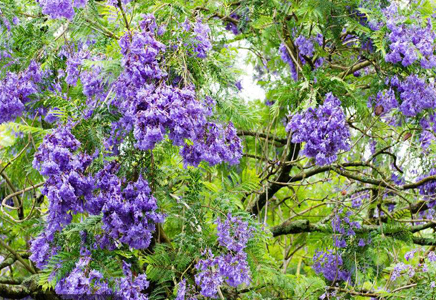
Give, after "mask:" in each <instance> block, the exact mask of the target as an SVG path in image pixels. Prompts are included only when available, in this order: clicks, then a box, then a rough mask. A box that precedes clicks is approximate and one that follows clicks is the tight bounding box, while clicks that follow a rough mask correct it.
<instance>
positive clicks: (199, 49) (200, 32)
mask: <svg viewBox="0 0 436 300" xmlns="http://www.w3.org/2000/svg"><path fill="white" fill-rule="evenodd" d="M209 33H210V28H209V25H207V24H204V23H203V22H202V21H201V20H200V19H199V20H197V22H196V23H195V24H194V39H193V41H192V48H193V51H194V53H195V54H196V55H197V57H199V58H206V56H207V52H209V51H210V50H211V49H212V43H211V42H210V40H209Z"/></svg>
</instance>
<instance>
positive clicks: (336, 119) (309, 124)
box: [286, 93, 350, 166]
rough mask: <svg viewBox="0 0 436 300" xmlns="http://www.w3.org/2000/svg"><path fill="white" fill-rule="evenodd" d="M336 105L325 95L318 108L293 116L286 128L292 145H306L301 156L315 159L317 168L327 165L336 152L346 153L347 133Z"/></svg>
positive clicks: (346, 126)
mask: <svg viewBox="0 0 436 300" xmlns="http://www.w3.org/2000/svg"><path fill="white" fill-rule="evenodd" d="M340 104H341V102H340V101H339V99H337V98H335V97H334V96H333V94H332V93H328V94H327V95H326V99H325V101H324V104H323V105H322V106H320V107H318V108H317V109H314V108H309V109H308V110H307V111H305V112H304V113H301V114H296V115H294V116H293V117H292V119H291V121H290V122H289V124H288V125H287V126H286V131H292V132H293V135H292V142H294V143H306V145H305V147H304V149H303V154H304V155H306V156H307V157H313V158H315V159H316V164H317V165H320V166H322V165H328V164H331V163H333V162H334V161H336V159H337V153H338V152H339V151H340V150H344V151H348V150H349V147H350V146H349V142H348V141H349V138H350V132H349V129H348V125H347V123H346V119H345V114H344V112H343V110H342V108H341V106H340Z"/></svg>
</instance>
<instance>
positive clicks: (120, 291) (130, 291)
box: [115, 261, 149, 300]
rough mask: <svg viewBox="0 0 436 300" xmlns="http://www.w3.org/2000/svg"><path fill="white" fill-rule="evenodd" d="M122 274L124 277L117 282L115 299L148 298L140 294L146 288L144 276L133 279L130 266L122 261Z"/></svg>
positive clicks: (146, 283)
mask: <svg viewBox="0 0 436 300" xmlns="http://www.w3.org/2000/svg"><path fill="white" fill-rule="evenodd" d="M123 273H124V276H125V277H122V278H120V279H119V280H118V281H117V288H116V291H115V295H116V297H115V298H116V299H122V300H147V299H148V297H147V296H146V295H144V294H142V293H141V291H142V290H144V289H146V288H148V285H149V282H148V281H147V276H146V275H145V274H140V275H138V276H137V277H135V278H133V275H132V271H131V270H130V265H129V264H127V263H126V262H124V261H123Z"/></svg>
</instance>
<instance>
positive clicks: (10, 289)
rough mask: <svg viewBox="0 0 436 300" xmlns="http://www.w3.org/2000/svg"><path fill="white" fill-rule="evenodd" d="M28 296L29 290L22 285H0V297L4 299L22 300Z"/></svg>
mask: <svg viewBox="0 0 436 300" xmlns="http://www.w3.org/2000/svg"><path fill="white" fill-rule="evenodd" d="M29 295H30V291H29V289H28V288H26V287H24V286H22V285H9V284H1V283H0V296H2V297H4V298H9V299H22V298H24V297H26V296H29Z"/></svg>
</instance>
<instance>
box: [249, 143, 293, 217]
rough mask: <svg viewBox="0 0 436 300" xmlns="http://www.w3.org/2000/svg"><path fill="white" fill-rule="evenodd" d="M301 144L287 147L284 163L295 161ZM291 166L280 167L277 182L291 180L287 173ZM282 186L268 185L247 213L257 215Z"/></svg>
mask: <svg viewBox="0 0 436 300" xmlns="http://www.w3.org/2000/svg"><path fill="white" fill-rule="evenodd" d="M300 148H301V144H294V143H291V144H290V146H289V152H288V155H287V156H286V161H294V160H296V159H297V157H298V154H299V153H300ZM292 167H293V165H291V164H289V165H286V164H284V165H283V166H282V169H281V171H280V175H279V176H278V178H277V180H276V181H277V182H288V181H289V180H290V179H291V178H290V176H289V173H290V172H291V170H292ZM282 187H283V186H282V185H280V184H277V183H272V184H270V185H269V186H268V187H267V188H266V191H265V192H264V193H262V194H260V195H259V197H258V198H257V199H256V200H255V201H254V203H252V204H251V205H250V206H249V207H248V208H247V211H249V212H250V213H252V214H255V215H257V214H258V213H259V212H260V211H261V210H262V208H263V207H264V206H265V204H266V201H267V199H268V198H271V197H273V196H274V194H275V193H277V192H278V191H279V190H280V189H281V188H282Z"/></svg>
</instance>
